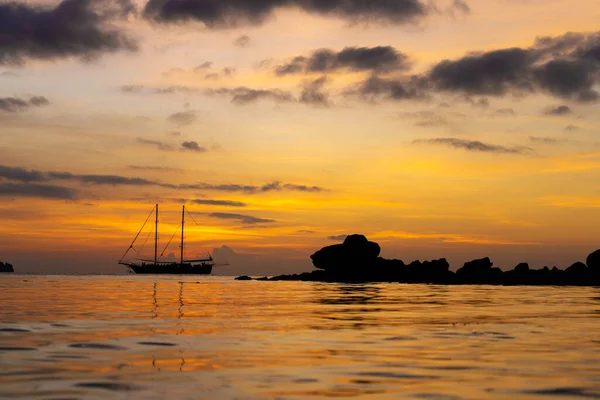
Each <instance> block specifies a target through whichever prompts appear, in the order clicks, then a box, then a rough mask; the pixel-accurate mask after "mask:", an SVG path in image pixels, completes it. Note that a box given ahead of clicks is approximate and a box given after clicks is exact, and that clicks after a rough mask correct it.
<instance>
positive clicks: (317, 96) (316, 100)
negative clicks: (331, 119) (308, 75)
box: [300, 76, 331, 107]
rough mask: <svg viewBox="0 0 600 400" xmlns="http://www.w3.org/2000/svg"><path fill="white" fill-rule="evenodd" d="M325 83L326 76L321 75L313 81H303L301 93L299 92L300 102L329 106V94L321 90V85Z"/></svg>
mask: <svg viewBox="0 0 600 400" xmlns="http://www.w3.org/2000/svg"><path fill="white" fill-rule="evenodd" d="M326 83H327V77H325V76H322V77H320V78H318V79H315V80H314V81H307V82H304V84H303V86H302V93H301V94H300V102H301V103H304V104H310V105H313V106H317V107H329V106H330V105H331V102H330V101H329V94H328V93H325V92H323V90H322V89H323V86H325V84H326Z"/></svg>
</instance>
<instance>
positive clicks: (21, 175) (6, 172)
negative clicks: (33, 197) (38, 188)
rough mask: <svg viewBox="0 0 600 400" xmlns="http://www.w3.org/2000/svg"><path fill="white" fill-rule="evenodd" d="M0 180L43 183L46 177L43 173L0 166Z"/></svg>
mask: <svg viewBox="0 0 600 400" xmlns="http://www.w3.org/2000/svg"><path fill="white" fill-rule="evenodd" d="M0 178H5V179H8V180H11V181H19V182H43V181H45V180H47V177H46V176H45V175H44V173H43V172H40V171H37V170H34V169H32V170H26V169H25V168H21V167H7V166H5V165H0Z"/></svg>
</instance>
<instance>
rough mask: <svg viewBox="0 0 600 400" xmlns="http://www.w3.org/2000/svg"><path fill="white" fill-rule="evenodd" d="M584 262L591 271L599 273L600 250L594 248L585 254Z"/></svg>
mask: <svg viewBox="0 0 600 400" xmlns="http://www.w3.org/2000/svg"><path fill="white" fill-rule="evenodd" d="M585 263H586V264H587V266H588V268H589V269H591V270H592V271H593V272H595V273H600V250H596V251H594V252H593V253H591V254H590V255H589V256H587V259H586V260H585Z"/></svg>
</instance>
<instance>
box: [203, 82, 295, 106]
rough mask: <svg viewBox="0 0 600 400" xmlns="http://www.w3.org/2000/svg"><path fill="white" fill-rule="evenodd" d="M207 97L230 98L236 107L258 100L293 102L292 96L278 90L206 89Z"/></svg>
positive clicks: (245, 88) (241, 87) (243, 88)
mask: <svg viewBox="0 0 600 400" xmlns="http://www.w3.org/2000/svg"><path fill="white" fill-rule="evenodd" d="M205 93H206V94H207V95H220V96H231V102H232V103H233V104H236V105H247V104H250V103H254V102H257V101H259V100H272V101H274V102H276V103H288V102H293V101H295V99H294V96H293V95H292V94H291V93H290V92H287V91H284V90H280V89H250V88H247V87H244V86H240V87H237V88H220V89H208V90H206V92H205Z"/></svg>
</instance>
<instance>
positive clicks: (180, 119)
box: [167, 111, 198, 126]
mask: <svg viewBox="0 0 600 400" xmlns="http://www.w3.org/2000/svg"><path fill="white" fill-rule="evenodd" d="M197 119H198V117H197V115H196V112H195V111H183V112H178V113H175V114H172V115H169V116H168V117H167V121H169V122H171V123H173V124H175V125H179V126H185V125H190V124H192V123H194V122H195V121H196V120H197Z"/></svg>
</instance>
